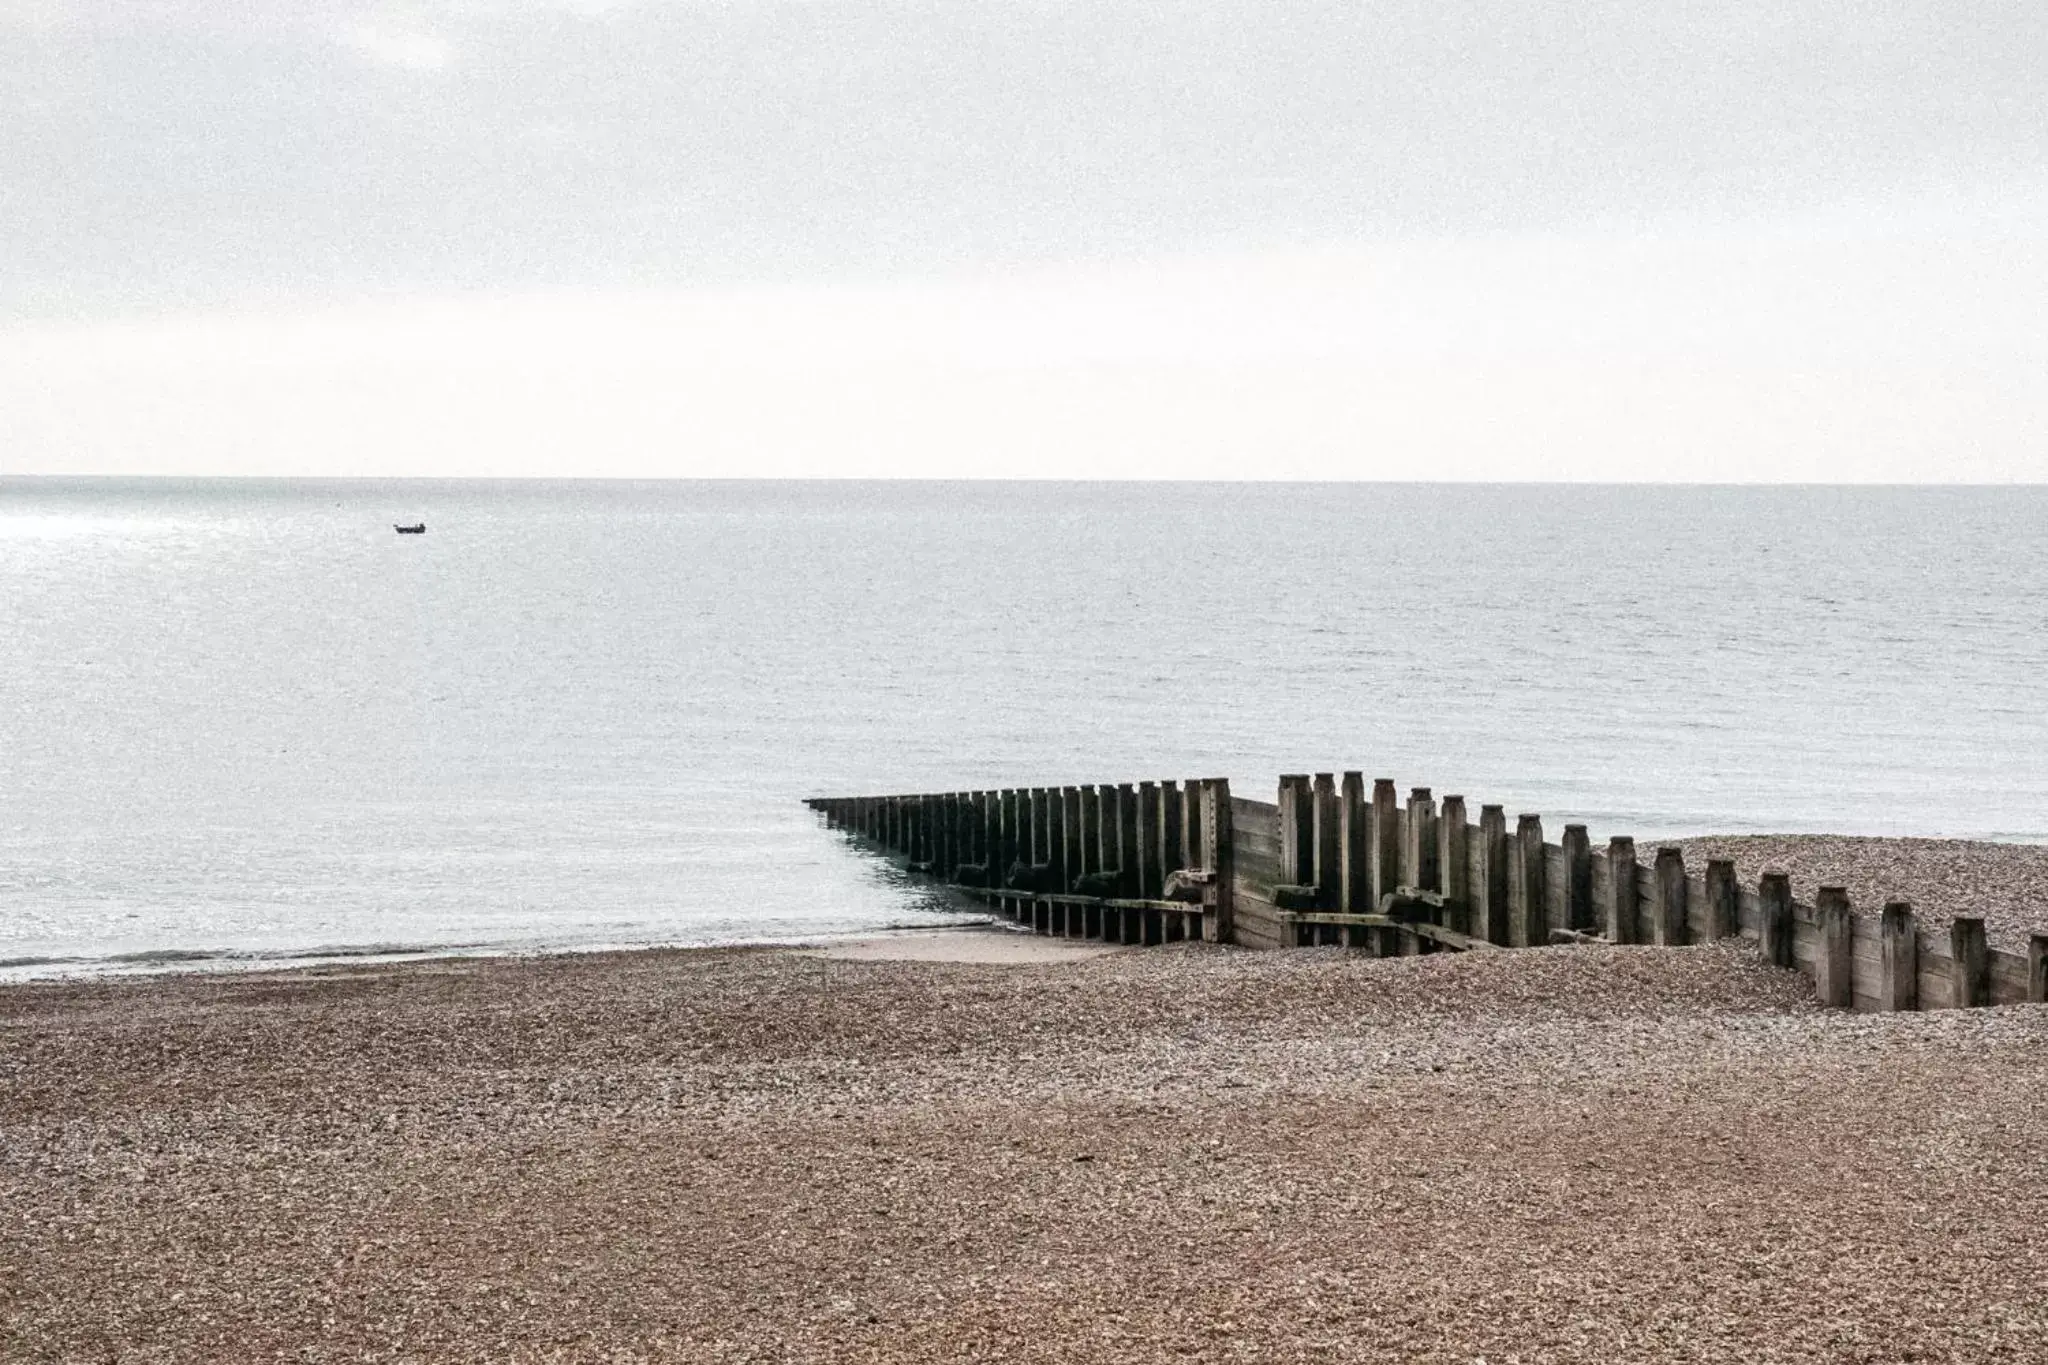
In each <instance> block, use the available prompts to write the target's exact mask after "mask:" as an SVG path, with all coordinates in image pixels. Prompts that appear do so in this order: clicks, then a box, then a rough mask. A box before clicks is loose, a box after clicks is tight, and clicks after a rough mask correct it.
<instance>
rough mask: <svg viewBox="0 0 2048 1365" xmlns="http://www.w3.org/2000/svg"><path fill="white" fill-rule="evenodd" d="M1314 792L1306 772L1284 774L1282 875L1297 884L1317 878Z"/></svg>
mask: <svg viewBox="0 0 2048 1365" xmlns="http://www.w3.org/2000/svg"><path fill="white" fill-rule="evenodd" d="M1313 802H1314V792H1313V790H1312V789H1311V788H1310V786H1309V779H1308V774H1306V773H1283V774H1281V776H1280V791H1279V800H1278V802H1276V804H1277V805H1278V806H1279V808H1280V878H1281V880H1282V881H1285V882H1288V883H1290V884H1292V885H1295V886H1306V885H1309V884H1311V883H1313V882H1314V881H1315V875H1316V848H1315V823H1314V822H1315V815H1314V806H1313Z"/></svg>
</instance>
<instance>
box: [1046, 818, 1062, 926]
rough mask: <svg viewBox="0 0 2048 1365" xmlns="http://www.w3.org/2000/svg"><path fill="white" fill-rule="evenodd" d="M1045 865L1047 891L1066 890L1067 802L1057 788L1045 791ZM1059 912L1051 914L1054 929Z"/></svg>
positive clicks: (1057, 921) (1056, 910)
mask: <svg viewBox="0 0 2048 1365" xmlns="http://www.w3.org/2000/svg"><path fill="white" fill-rule="evenodd" d="M1045 863H1046V866H1047V867H1048V868H1049V869H1050V871H1049V872H1048V873H1047V876H1049V877H1050V878H1051V883H1050V885H1048V886H1047V888H1046V889H1047V890H1049V891H1064V890H1066V889H1067V802H1066V793H1065V792H1063V791H1062V790H1061V789H1060V788H1058V787H1047V788H1046V789H1045ZM1059 917H1060V912H1059V911H1058V909H1057V908H1055V910H1054V912H1053V923H1054V927H1055V928H1057V927H1058V923H1059Z"/></svg>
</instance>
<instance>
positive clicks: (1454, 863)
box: [1436, 796, 1472, 933]
mask: <svg viewBox="0 0 2048 1365" xmlns="http://www.w3.org/2000/svg"><path fill="white" fill-rule="evenodd" d="M1466 835H1467V831H1466V826H1465V798H1464V797H1462V796H1446V797H1445V798H1444V804H1443V807H1442V809H1440V810H1439V811H1438V812H1437V817H1436V850H1437V851H1436V865H1437V873H1438V876H1439V877H1440V878H1441V879H1442V890H1443V893H1444V897H1445V899H1447V900H1449V901H1450V902H1451V904H1452V906H1453V908H1452V909H1451V911H1450V919H1451V920H1454V921H1456V922H1455V923H1453V924H1452V925H1451V927H1452V928H1454V929H1458V930H1460V931H1462V932H1468V933H1469V932H1470V931H1471V928H1472V925H1471V895H1472V891H1471V887H1472V877H1471V862H1470V858H1469V855H1468V853H1467V850H1466V843H1467V837H1466Z"/></svg>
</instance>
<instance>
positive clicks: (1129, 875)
mask: <svg viewBox="0 0 2048 1365" xmlns="http://www.w3.org/2000/svg"><path fill="white" fill-rule="evenodd" d="M1116 836H1117V837H1116V846H1117V879H1116V880H1117V888H1118V894H1119V895H1123V896H1129V897H1133V898H1135V897H1136V896H1137V894H1138V882H1139V875H1138V867H1139V864H1140V862H1141V861H1142V858H1141V856H1140V854H1139V852H1138V789H1137V788H1136V787H1135V786H1133V785H1132V784H1130V783H1129V782H1124V783H1120V784H1118V786H1117V789H1116ZM1125 941H1126V942H1134V941H1135V940H1130V939H1127V940H1125Z"/></svg>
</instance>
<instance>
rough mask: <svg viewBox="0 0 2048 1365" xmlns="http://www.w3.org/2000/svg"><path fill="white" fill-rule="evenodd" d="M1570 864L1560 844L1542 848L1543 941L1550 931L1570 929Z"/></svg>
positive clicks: (1548, 936)
mask: <svg viewBox="0 0 2048 1365" xmlns="http://www.w3.org/2000/svg"><path fill="white" fill-rule="evenodd" d="M1571 896H1572V888H1571V862H1570V860H1569V859H1567V858H1566V857H1565V851H1564V847H1563V845H1561V844H1545V845H1544V846H1543V930H1544V932H1543V941H1544V942H1545V943H1548V942H1549V941H1550V931H1551V930H1552V929H1569V928H1571V927H1572V926H1571V918H1572V903H1571Z"/></svg>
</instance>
